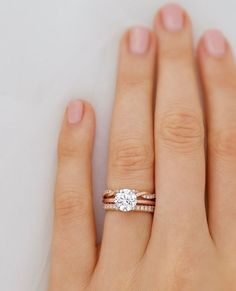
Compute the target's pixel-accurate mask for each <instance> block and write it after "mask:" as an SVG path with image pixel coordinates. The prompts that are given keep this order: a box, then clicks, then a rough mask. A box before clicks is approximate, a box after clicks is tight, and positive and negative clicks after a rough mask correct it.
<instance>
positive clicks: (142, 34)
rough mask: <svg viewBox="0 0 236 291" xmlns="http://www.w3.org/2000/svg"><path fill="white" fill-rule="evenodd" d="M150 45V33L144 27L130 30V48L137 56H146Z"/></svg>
mask: <svg viewBox="0 0 236 291" xmlns="http://www.w3.org/2000/svg"><path fill="white" fill-rule="evenodd" d="M149 45H150V32H149V30H148V29H147V28H144V27H134V28H132V29H131V30H130V35H129V48H130V51H131V52H132V53H134V54H137V55H143V54H145V53H146V52H147V51H148V49H149Z"/></svg>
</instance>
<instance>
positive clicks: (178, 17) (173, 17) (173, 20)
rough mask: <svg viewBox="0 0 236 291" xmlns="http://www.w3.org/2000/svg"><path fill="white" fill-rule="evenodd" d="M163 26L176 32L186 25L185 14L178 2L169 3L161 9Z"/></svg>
mask: <svg viewBox="0 0 236 291" xmlns="http://www.w3.org/2000/svg"><path fill="white" fill-rule="evenodd" d="M161 16H162V22H163V26H164V28H165V29H166V30H168V31H171V32H176V31H179V30H181V29H183V27H184V14H183V10H182V8H181V7H180V6H179V5H177V4H168V5H166V6H164V7H163V8H162V11H161Z"/></svg>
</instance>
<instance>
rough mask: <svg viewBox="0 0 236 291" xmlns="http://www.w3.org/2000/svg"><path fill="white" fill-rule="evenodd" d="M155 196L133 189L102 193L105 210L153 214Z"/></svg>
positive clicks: (109, 190)
mask: <svg viewBox="0 0 236 291" xmlns="http://www.w3.org/2000/svg"><path fill="white" fill-rule="evenodd" d="M155 203H156V194H151V193H149V192H144V191H138V190H135V189H118V190H111V189H108V190H106V191H105V192H104V193H103V205H104V209H105V210H118V211H122V212H128V211H144V212H154V210H155Z"/></svg>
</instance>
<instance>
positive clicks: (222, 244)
mask: <svg viewBox="0 0 236 291" xmlns="http://www.w3.org/2000/svg"><path fill="white" fill-rule="evenodd" d="M156 56H157V66H156V63H155V60H156ZM197 63H198V64H199V72H200V80H201V82H202V84H201V85H202V87H203V89H204V98H203V102H201V98H200V97H201V94H200V89H199V82H198V78H197V76H196V61H195V57H194V53H193V50H192V30H191V23H190V19H189V16H188V15H187V14H186V12H184V11H183V10H182V9H181V8H180V7H179V6H176V5H167V6H165V7H163V8H162V9H161V11H160V12H158V14H157V15H156V17H155V22H154V30H153V31H151V30H150V31H149V30H148V29H146V28H142V27H137V28H132V29H130V30H129V31H128V32H127V33H125V35H124V36H123V38H122V41H121V45H120V61H119V68H118V80H117V90H116V98H115V104H114V111H113V116H112V125H111V133H110V147H109V162H108V177H107V186H108V188H109V189H121V188H131V189H138V190H140V191H148V192H150V193H153V192H154V190H155V192H156V193H157V202H156V209H155V213H154V215H153V214H151V213H145V212H134V211H133V212H132V211H131V212H129V213H122V212H120V211H112V210H109V211H106V215H105V223H104V233H103V239H102V243H101V247H97V246H96V234H95V223H94V215H93V206H92V205H93V204H92V181H91V171H92V169H91V155H92V148H93V136H94V127H95V125H94V123H95V122H94V113H93V110H92V108H91V106H90V105H89V104H88V103H87V102H85V101H79V100H77V101H72V102H71V103H70V104H69V105H68V108H67V111H66V114H65V118H64V122H63V126H62V130H61V134H60V140H59V150H58V157H59V158H58V159H59V162H58V173H57V181H56V188H55V223H54V238H53V245H52V261H51V275H50V287H49V290H50V291H82V290H84V291H92V290H95V291H128V290H129V291H137V290H140V291H174V290H181V291H183V290H186V291H195V290H196V291H199V290H201V291H218V290H219V291H222V290H227V291H228V290H236V278H235V274H236V195H235V193H236V178H235V177H236V78H235V77H236V68H235V64H234V59H233V55H232V51H231V49H230V46H229V44H228V42H227V41H226V40H225V38H224V37H223V35H222V34H221V33H220V32H218V31H208V32H206V33H205V35H204V36H203V37H202V39H201V40H200V42H199V45H198V49H197ZM156 68H157V70H156ZM154 97H156V98H154ZM154 102H155V106H154ZM203 105H205V106H204V110H203ZM154 107H155V112H154ZM203 116H204V118H203ZM204 121H205V122H204ZM205 125H206V126H205ZM206 128H207V129H206ZM205 144H207V147H206V150H205V147H204V145H205ZM154 156H155V163H154ZM206 162H207V166H205V165H206ZM154 172H155V175H154ZM154 177H155V178H154ZM205 193H206V194H205ZM205 198H206V199H205ZM205 201H207V203H205Z"/></svg>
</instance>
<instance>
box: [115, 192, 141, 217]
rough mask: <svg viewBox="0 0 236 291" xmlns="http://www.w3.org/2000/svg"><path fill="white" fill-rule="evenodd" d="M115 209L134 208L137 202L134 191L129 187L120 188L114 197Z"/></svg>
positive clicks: (125, 209)
mask: <svg viewBox="0 0 236 291" xmlns="http://www.w3.org/2000/svg"><path fill="white" fill-rule="evenodd" d="M114 203H115V206H116V208H117V210H120V211H123V212H128V211H132V210H134V209H135V206H136V204H137V196H136V191H135V190H131V189H120V190H118V191H117V192H116V194H115V199H114Z"/></svg>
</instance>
